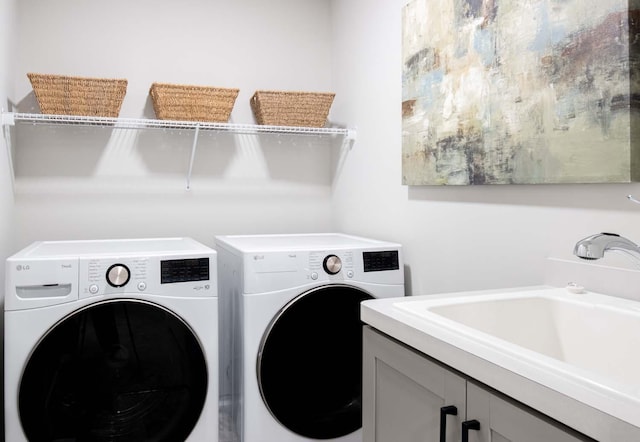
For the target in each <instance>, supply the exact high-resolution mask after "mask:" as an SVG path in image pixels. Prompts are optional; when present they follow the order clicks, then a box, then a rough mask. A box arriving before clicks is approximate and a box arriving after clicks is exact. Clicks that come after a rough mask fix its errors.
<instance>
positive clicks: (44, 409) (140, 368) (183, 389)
mask: <svg viewBox="0 0 640 442" xmlns="http://www.w3.org/2000/svg"><path fill="white" fill-rule="evenodd" d="M206 391H207V367H206V362H205V358H204V354H203V352H202V349H201V347H200V344H199V342H198V340H197V338H196V337H195V336H194V333H193V332H192V330H191V329H190V328H189V327H188V326H187V325H186V324H185V323H184V322H183V321H182V320H181V319H180V318H178V317H177V316H176V315H174V314H173V313H171V312H170V311H168V310H166V309H164V308H162V307H160V306H158V305H155V304H151V303H148V302H141V301H136V300H114V301H107V302H102V303H97V304H92V305H91V306H89V307H87V308H84V309H82V310H79V311H77V312H75V313H73V314H71V315H69V316H68V317H66V318H64V319H63V320H62V321H60V322H59V323H58V324H57V325H56V326H54V327H53V328H52V329H51V330H50V331H49V332H48V333H47V335H46V336H45V337H44V338H43V339H42V340H41V341H40V342H39V344H38V345H37V346H36V348H35V350H34V351H33V353H32V356H31V358H30V359H29V361H28V363H27V366H26V368H25V372H24V374H23V377H22V380H21V382H20V393H19V398H18V401H19V404H18V406H19V410H20V419H21V422H22V428H23V430H24V432H25V435H26V436H27V439H28V440H29V441H30V442H39V441H78V442H85V441H86V442H103V441H105V442H106V441H109V442H129V441H131V442H134V441H135V442H140V441H154V442H159V441H167V442H176V441H184V440H185V439H186V438H187V436H188V435H189V433H191V431H192V429H193V427H194V426H195V424H196V422H197V421H198V418H199V416H200V412H201V411H202V407H203V406H204V402H205V398H206Z"/></svg>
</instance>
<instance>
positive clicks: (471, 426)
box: [462, 419, 480, 442]
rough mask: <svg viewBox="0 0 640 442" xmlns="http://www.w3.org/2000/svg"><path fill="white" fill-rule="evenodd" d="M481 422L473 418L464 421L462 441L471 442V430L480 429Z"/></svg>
mask: <svg viewBox="0 0 640 442" xmlns="http://www.w3.org/2000/svg"><path fill="white" fill-rule="evenodd" d="M479 429H480V422H478V421H477V420H475V419H473V420H470V421H464V422H463V423H462V442H469V430H479Z"/></svg>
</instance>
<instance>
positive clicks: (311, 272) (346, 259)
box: [244, 248, 404, 293]
mask: <svg viewBox="0 0 640 442" xmlns="http://www.w3.org/2000/svg"><path fill="white" fill-rule="evenodd" d="M341 281H344V282H349V281H353V282H366V283H372V284H403V283H404V268H403V264H402V255H401V251H400V248H380V249H376V248H367V249H360V250H358V249H328V250H312V251H300V250H295V251H278V252H258V253H247V254H244V292H245V293H260V292H265V291H271V290H281V289H284V288H291V287H298V286H304V285H308V284H317V283H330V282H341Z"/></svg>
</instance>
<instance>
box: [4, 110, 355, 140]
mask: <svg viewBox="0 0 640 442" xmlns="http://www.w3.org/2000/svg"><path fill="white" fill-rule="evenodd" d="M2 123H3V124H8V125H14V124H15V123H33V124H47V125H62V126H103V127H111V128H113V129H187V130H188V129H194V130H195V129H196V128H198V129H199V130H201V131H218V132H230V133H238V134H259V133H273V134H294V135H318V136H322V135H328V136H343V137H345V138H348V139H350V140H353V139H355V131H354V130H353V129H345V128H337V127H294V126H266V125H257V124H233V123H211V122H196V121H178V120H153V119H144V118H109V117H87V116H75V115H46V114H29V113H13V112H5V113H3V114H2Z"/></svg>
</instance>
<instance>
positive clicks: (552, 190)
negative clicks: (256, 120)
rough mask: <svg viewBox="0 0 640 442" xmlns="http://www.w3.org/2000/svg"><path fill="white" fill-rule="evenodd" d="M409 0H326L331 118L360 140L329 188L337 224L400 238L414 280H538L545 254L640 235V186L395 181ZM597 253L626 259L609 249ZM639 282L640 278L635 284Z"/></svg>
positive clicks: (419, 283) (425, 288)
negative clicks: (592, 240) (637, 199)
mask: <svg viewBox="0 0 640 442" xmlns="http://www.w3.org/2000/svg"><path fill="white" fill-rule="evenodd" d="M405 3H406V0H393V1H389V0H377V1H370V0H333V2H332V16H333V18H332V23H333V27H334V30H333V39H334V40H333V65H334V66H335V69H334V76H333V84H334V89H335V91H336V92H337V96H339V97H340V98H341V99H340V101H339V105H338V106H337V107H336V108H334V115H336V116H337V118H339V119H341V120H344V121H348V122H349V124H350V125H354V126H356V127H357V129H358V140H357V142H356V145H355V148H354V150H353V151H352V152H351V153H350V155H349V156H348V158H347V161H346V163H345V165H344V170H343V173H342V174H341V175H340V177H339V178H338V179H337V185H336V186H335V188H334V199H333V213H334V216H335V218H334V225H335V227H336V228H337V229H338V230H343V231H346V232H353V233H358V234H362V235H369V236H372V237H378V238H383V239H389V240H394V241H398V242H400V243H402V244H403V245H404V247H405V249H404V250H405V258H406V262H407V264H408V266H409V273H408V274H409V276H410V278H409V280H408V281H407V283H408V286H409V290H410V292H412V293H413V294H428V293H437V292H447V291H455V290H467V289H475V288H478V289H480V288H493V287H509V286H516V285H528V284H539V283H542V282H543V281H544V279H545V268H546V259H545V258H547V257H557V258H562V259H567V260H577V258H574V257H573V256H572V250H573V246H574V244H575V242H576V241H577V240H579V239H581V238H582V237H585V236H587V235H590V234H592V233H596V232H600V231H607V232H616V233H619V234H623V235H624V236H627V237H628V238H630V239H632V240H635V241H640V206H637V205H633V204H632V203H630V202H628V201H627V199H626V195H627V194H633V193H635V194H636V196H638V195H640V185H638V184H632V185H540V186H524V185H519V186H515V185H510V186H475V187H455V188H454V187H427V186H425V187H407V186H403V185H401V176H402V175H401V91H402V84H401V74H402V66H401V44H402V41H401V24H402V23H401V10H402V6H403V5H404V4H405ZM602 262H603V264H609V265H612V266H621V267H625V266H627V265H629V264H628V263H627V261H626V260H624V259H620V258H619V257H616V256H615V255H612V256H608V257H606V258H605V259H603V260H602ZM638 292H639V293H640V287H639V288H638Z"/></svg>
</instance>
